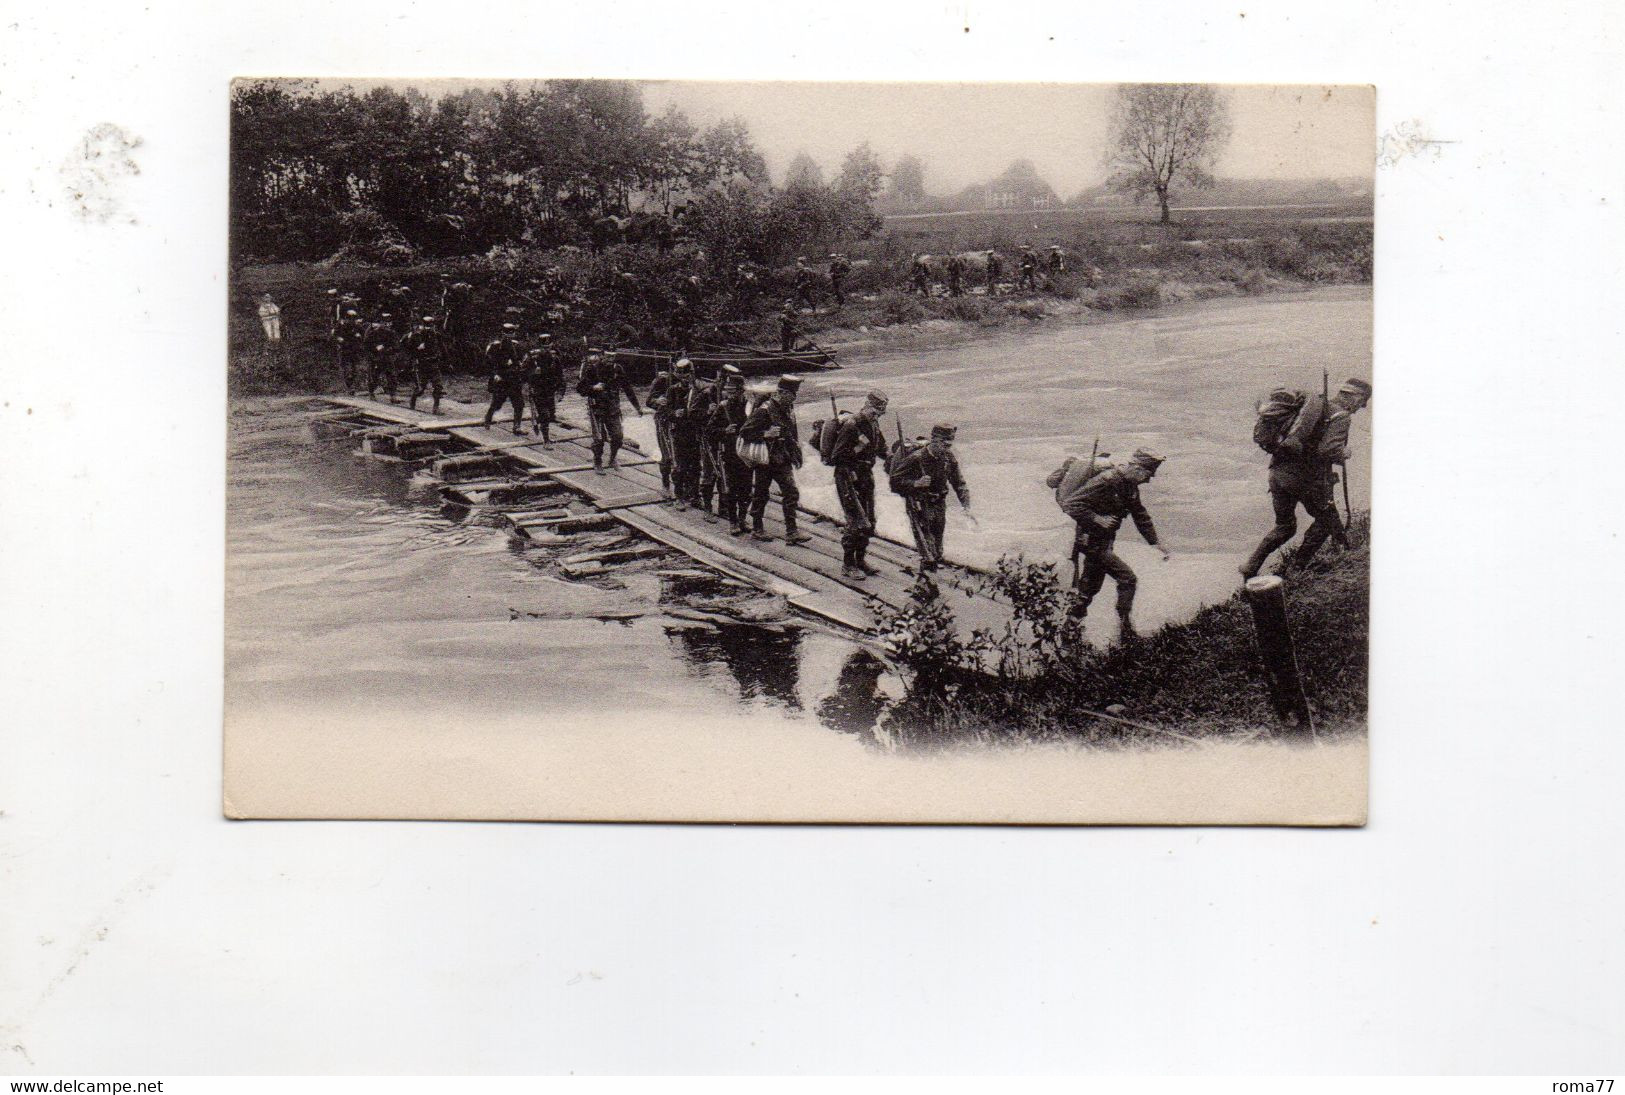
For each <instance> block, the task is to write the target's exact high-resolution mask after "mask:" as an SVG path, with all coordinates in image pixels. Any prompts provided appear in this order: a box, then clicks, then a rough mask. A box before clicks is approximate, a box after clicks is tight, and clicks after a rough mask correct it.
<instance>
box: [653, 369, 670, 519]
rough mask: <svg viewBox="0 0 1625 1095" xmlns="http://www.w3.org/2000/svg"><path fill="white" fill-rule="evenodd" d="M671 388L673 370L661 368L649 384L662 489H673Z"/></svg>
mask: <svg viewBox="0 0 1625 1095" xmlns="http://www.w3.org/2000/svg"><path fill="white" fill-rule="evenodd" d="M670 388H671V370H670V369H661V370H660V371H659V372H658V373H656V374H655V379H654V383H652V384H650V385H649V397H648V398H649V409H650V410H651V411H653V412H654V416H655V445H656V447H658V448H659V449H660V489H661V490H665V491H670V490H671V473H672V447H671V421H670V419H668V417H667V416H666V393H667V391H669V390H670Z"/></svg>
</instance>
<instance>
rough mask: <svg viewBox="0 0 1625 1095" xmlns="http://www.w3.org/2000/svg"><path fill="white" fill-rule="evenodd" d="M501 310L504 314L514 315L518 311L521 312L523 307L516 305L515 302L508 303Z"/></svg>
mask: <svg viewBox="0 0 1625 1095" xmlns="http://www.w3.org/2000/svg"><path fill="white" fill-rule="evenodd" d="M502 311H503V313H504V314H506V315H510V316H516V315H518V314H519V313H521V312H523V311H524V309H523V308H521V307H519V305H517V304H510V305H508V306H507V307H506V308H504V309H502Z"/></svg>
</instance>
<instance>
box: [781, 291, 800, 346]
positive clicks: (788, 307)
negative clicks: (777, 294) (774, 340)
mask: <svg viewBox="0 0 1625 1095" xmlns="http://www.w3.org/2000/svg"><path fill="white" fill-rule="evenodd" d="M800 334H801V324H800V321H799V318H798V314H797V312H796V302H795V301H793V300H787V301H785V302H784V308H783V310H782V311H780V312H779V350H780V351H781V352H783V353H789V352H790V351H792V350H794V349H795V348H796V337H797V336H798V335H800Z"/></svg>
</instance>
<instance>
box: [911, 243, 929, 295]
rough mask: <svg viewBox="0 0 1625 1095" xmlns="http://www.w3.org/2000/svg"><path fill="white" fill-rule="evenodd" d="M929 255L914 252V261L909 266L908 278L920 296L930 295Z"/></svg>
mask: <svg viewBox="0 0 1625 1095" xmlns="http://www.w3.org/2000/svg"><path fill="white" fill-rule="evenodd" d="M930 258H931V256H929V255H922V254H920V253H919V252H917V251H916V252H915V253H914V262H913V263H912V264H911V265H910V266H909V275H908V276H909V279H910V280H911V281H912V282H913V283H914V289H915V291H916V292H918V293H919V294H920V295H921V296H922V297H928V296H930V295H931V265H930Z"/></svg>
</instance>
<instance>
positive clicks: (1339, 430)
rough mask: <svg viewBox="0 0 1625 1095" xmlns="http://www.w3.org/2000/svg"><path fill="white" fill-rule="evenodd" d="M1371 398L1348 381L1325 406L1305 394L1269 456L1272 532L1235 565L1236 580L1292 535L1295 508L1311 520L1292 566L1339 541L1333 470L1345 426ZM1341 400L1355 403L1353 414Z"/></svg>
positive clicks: (1253, 571)
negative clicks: (1237, 567) (1238, 570)
mask: <svg viewBox="0 0 1625 1095" xmlns="http://www.w3.org/2000/svg"><path fill="white" fill-rule="evenodd" d="M1370 397H1371V385H1369V384H1367V383H1366V382H1365V381H1363V380H1358V379H1351V380H1349V381H1348V382H1347V383H1346V384H1344V385H1343V387H1342V388H1340V389H1339V390H1338V393H1337V397H1336V398H1334V399H1333V400H1331V401H1330V402H1328V401H1327V400H1326V399H1324V398H1323V397H1321V396H1318V395H1311V396H1310V397H1309V398H1308V399H1306V400H1305V401H1304V404H1303V409H1302V410H1301V411H1299V412H1298V416H1297V418H1296V419H1295V420H1294V421H1293V423H1292V426H1291V428H1290V429H1288V430H1287V433H1286V436H1285V437H1283V438H1282V439H1281V442H1280V444H1279V445H1278V446H1277V447H1276V450H1275V452H1273V453H1271V454H1270V506H1271V507H1272V508H1273V509H1274V511H1275V527H1274V528H1272V529H1270V531H1269V532H1268V533H1266V534H1265V535H1264V539H1262V540H1260V541H1259V544H1258V547H1256V548H1254V549H1253V553H1252V555H1250V556H1249V557H1248V558H1247V561H1246V562H1245V563H1243V564H1242V566H1241V573H1242V577H1244V578H1252V577H1255V576H1257V574H1258V572H1259V570H1261V569H1262V568H1263V566H1264V561H1265V560H1266V559H1268V558H1269V557H1270V555H1271V554H1272V553H1273V552H1274V551H1275V550H1276V549H1277V548H1279V547H1281V546H1282V545H1283V544H1285V543H1286V542H1287V541H1288V540H1290V539H1292V537H1293V535H1294V534H1295V533H1296V532H1297V531H1298V517H1297V511H1298V507H1299V506H1302V507H1303V508H1304V509H1305V510H1306V511H1308V513H1309V516H1310V517H1312V518H1314V524H1312V525H1310V526H1309V531H1308V532H1306V533H1304V534H1303V543H1301V544H1299V545H1298V554H1297V562H1298V563H1299V564H1300V565H1301V564H1303V563H1307V562H1308V561H1309V560H1310V559H1312V558H1314V556H1315V553H1316V552H1318V551H1319V550H1320V548H1321V545H1322V544H1324V543H1325V542H1326V540H1327V538H1329V537H1331V536H1336V537H1337V538H1338V539H1339V540H1343V539H1344V538H1345V537H1344V532H1343V521H1342V518H1340V517H1339V516H1338V513H1337V503H1336V501H1335V500H1334V499H1333V496H1332V487H1333V485H1334V484H1335V483H1336V482H1337V476H1336V473H1335V472H1334V471H1333V470H1332V468H1333V466H1334V465H1336V464H1340V463H1342V462H1343V458H1344V454H1345V452H1346V451H1347V449H1348V443H1349V427H1350V426H1351V425H1352V424H1353V418H1354V412H1355V410H1358V409H1359V407H1363V406H1364V405H1365V401H1366V400H1367V399H1369V398H1370ZM1345 400H1347V401H1349V402H1353V401H1355V400H1358V406H1356V407H1354V408H1353V409H1351V408H1349V407H1348V406H1346V405H1345V402H1344V401H1345Z"/></svg>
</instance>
